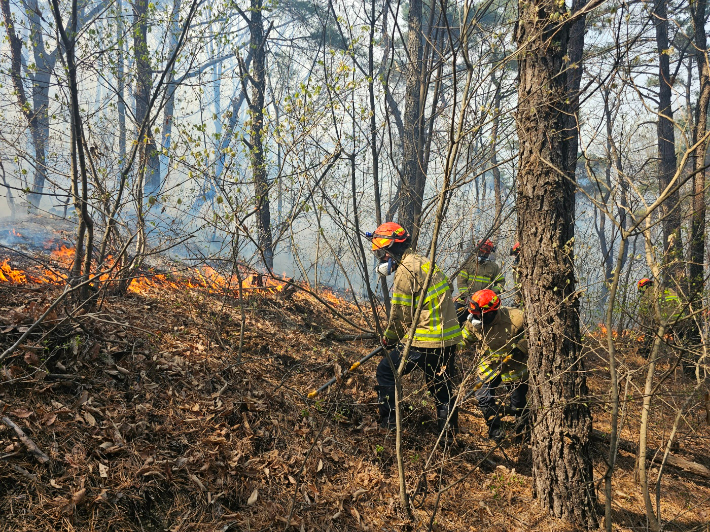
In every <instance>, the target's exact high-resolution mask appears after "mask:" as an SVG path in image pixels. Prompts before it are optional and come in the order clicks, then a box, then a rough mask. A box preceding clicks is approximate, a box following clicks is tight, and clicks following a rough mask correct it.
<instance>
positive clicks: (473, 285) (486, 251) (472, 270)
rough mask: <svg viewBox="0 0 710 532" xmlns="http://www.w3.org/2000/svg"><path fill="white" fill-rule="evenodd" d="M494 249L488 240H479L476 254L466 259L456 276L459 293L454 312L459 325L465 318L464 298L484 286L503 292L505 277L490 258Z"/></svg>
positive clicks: (498, 292)
mask: <svg viewBox="0 0 710 532" xmlns="http://www.w3.org/2000/svg"><path fill="white" fill-rule="evenodd" d="M495 250H496V247H495V245H493V242H491V241H490V240H479V242H478V247H477V251H476V256H475V257H471V258H470V259H469V260H467V261H466V262H465V263H464V265H463V266H461V271H460V272H459V274H458V276H457V277H456V286H457V287H458V289H459V295H458V297H457V298H456V312H457V314H458V319H459V325H463V322H464V321H465V320H466V299H467V298H468V297H469V296H470V295H472V294H475V293H476V292H478V291H479V290H483V289H485V288H489V289H491V290H493V291H494V292H495V293H496V294H501V293H503V289H504V287H505V277H504V276H503V274H502V273H501V270H500V266H499V265H498V264H496V263H495V262H493V261H492V260H491V258H490V257H491V253H493V252H494V251H495Z"/></svg>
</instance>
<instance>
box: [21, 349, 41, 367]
mask: <svg viewBox="0 0 710 532" xmlns="http://www.w3.org/2000/svg"><path fill="white" fill-rule="evenodd" d="M24 358H25V362H27V364H29V365H30V366H39V357H38V356H37V354H36V353H33V352H32V351H27V352H26V353H25V357H24Z"/></svg>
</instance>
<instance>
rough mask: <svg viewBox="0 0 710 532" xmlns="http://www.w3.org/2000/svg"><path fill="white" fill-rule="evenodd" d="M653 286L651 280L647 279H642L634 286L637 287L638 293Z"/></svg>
mask: <svg viewBox="0 0 710 532" xmlns="http://www.w3.org/2000/svg"><path fill="white" fill-rule="evenodd" d="M652 285H653V280H652V279H649V278H648V277H644V278H643V279H641V280H640V281H639V282H638V283H636V286H638V289H639V291H641V290H645V289H646V288H648V287H649V286H652Z"/></svg>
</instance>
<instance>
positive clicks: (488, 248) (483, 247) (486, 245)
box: [478, 239, 496, 255]
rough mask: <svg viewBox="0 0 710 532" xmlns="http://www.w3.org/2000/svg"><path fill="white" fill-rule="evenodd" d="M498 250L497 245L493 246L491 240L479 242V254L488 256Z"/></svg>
mask: <svg viewBox="0 0 710 532" xmlns="http://www.w3.org/2000/svg"><path fill="white" fill-rule="evenodd" d="M495 250H496V247H495V245H493V242H491V241H490V240H483V239H481V240H479V241H478V251H479V253H483V254H485V255H488V254H490V253H493V252H494V251H495Z"/></svg>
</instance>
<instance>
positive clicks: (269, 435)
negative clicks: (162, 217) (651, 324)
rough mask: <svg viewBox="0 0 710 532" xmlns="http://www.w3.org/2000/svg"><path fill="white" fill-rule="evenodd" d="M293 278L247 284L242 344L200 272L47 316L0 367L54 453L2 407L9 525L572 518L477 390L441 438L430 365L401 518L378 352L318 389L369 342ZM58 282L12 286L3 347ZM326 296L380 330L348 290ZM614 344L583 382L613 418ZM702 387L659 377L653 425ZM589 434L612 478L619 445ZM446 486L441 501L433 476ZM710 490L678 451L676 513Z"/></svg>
mask: <svg viewBox="0 0 710 532" xmlns="http://www.w3.org/2000/svg"><path fill="white" fill-rule="evenodd" d="M288 292H289V293H285V294H284V293H281V294H279V293H258V292H254V293H252V294H251V295H250V296H249V297H248V298H246V299H245V303H244V306H245V315H246V327H245V335H244V347H243V352H242V354H241V359H239V353H238V349H237V346H238V344H239V329H240V316H241V314H240V308H239V304H238V300H237V301H234V300H232V301H225V299H224V297H223V296H217V295H213V294H208V293H205V292H201V291H199V290H183V291H172V290H155V291H147V292H146V293H144V294H140V295H130V296H127V297H125V298H113V299H112V298H109V299H107V300H104V301H102V304H101V306H100V308H99V310H97V311H95V312H93V313H91V314H84V315H78V316H72V317H71V318H69V317H68V316H67V315H66V314H65V312H66V311H64V310H61V309H60V310H58V311H57V313H56V314H55V315H52V316H50V317H49V319H48V320H47V321H46V322H45V323H44V324H43V326H42V327H40V328H39V329H38V331H37V334H33V335H32V336H31V339H32V340H31V341H28V342H27V343H26V344H25V345H23V347H22V348H21V349H19V350H18V351H16V352H15V353H14V354H13V355H12V357H11V358H10V359H8V360H6V361H5V362H6V363H5V365H4V367H3V368H2V375H0V401H1V402H0V407H1V409H2V412H3V415H5V416H7V417H8V418H9V419H11V420H12V421H14V422H15V423H16V424H17V425H18V426H19V427H20V428H21V429H22V430H23V431H24V433H25V434H26V435H27V436H28V437H29V438H30V439H31V440H32V441H34V442H35V443H36V444H37V445H38V446H39V448H40V449H41V450H43V451H44V452H45V453H47V455H48V456H49V458H50V461H49V462H48V463H45V464H42V463H39V462H38V461H37V460H36V459H34V458H33V456H32V455H30V454H29V453H27V452H26V449H25V447H24V446H23V444H22V443H21V441H20V439H19V438H18V436H17V434H16V433H15V431H14V430H12V429H11V428H9V427H7V426H6V425H4V424H2V425H0V515H3V519H2V520H0V529H2V530H33V531H35V530H170V531H173V532H178V531H187V530H220V531H224V532H226V531H229V530H304V531H305V530H319V531H320V530H427V529H430V523H431V528H432V529H434V530H442V531H443V530H451V531H455V530H475V531H477V530H481V531H483V530H487V531H514V530H520V531H523V530H526V531H527V530H551V531H558V530H559V531H562V530H574V527H571V526H570V525H568V524H565V523H563V522H560V521H558V520H555V519H552V518H550V517H549V516H548V515H547V514H546V513H545V512H544V511H542V510H541V509H540V508H539V507H538V505H537V504H536V502H535V500H534V498H533V496H532V480H531V474H532V470H531V464H530V451H529V449H528V448H527V447H526V446H516V445H513V444H512V443H505V444H504V445H503V446H502V448H501V449H496V450H492V446H491V444H490V443H489V442H488V441H487V440H485V438H484V437H483V434H484V433H485V425H484V423H483V420H482V419H481V418H480V417H478V415H477V414H476V412H477V410H476V408H475V407H474V406H467V405H464V406H465V407H466V408H465V409H466V410H468V413H464V414H462V416H461V425H462V427H463V429H464V432H465V434H462V435H461V436H460V437H459V438H458V445H457V446H456V447H455V448H446V449H441V448H437V447H435V441H436V435H435V434H434V431H433V430H432V425H435V422H434V418H433V415H434V412H433V405H432V402H431V400H430V398H429V397H428V396H427V394H426V392H425V387H424V383H423V378H422V376H421V374H417V373H414V374H413V375H412V377H407V380H406V384H405V388H406V390H405V391H406V404H405V413H406V416H405V419H404V427H405V431H404V438H403V448H404V449H405V451H404V456H405V461H406V471H407V485H408V489H409V490H410V491H412V494H413V496H414V498H413V499H414V504H415V506H416V508H415V510H414V515H415V521H410V520H408V519H407V518H406V516H405V515H404V513H403V512H402V510H401V507H400V506H399V504H398V493H399V487H398V479H397V468H396V460H395V452H394V448H395V444H394V438H393V437H392V436H391V435H385V434H381V433H379V432H378V431H377V430H376V423H375V417H376V408H375V400H376V396H375V392H374V391H373V384H374V377H373V373H374V364H375V363H376V362H375V361H371V362H370V363H369V364H370V365H369V366H367V365H366V366H364V367H362V368H361V369H360V370H358V371H357V372H356V373H355V374H353V375H348V376H346V377H344V378H343V379H340V380H339V382H338V383H336V384H335V385H334V386H333V387H332V388H331V390H330V391H329V393H327V394H324V395H322V396H320V397H319V398H317V399H316V400H309V399H307V397H306V395H307V393H308V392H309V391H310V390H312V389H313V388H315V387H317V386H318V385H320V384H322V383H324V382H325V381H326V380H328V379H329V378H330V377H332V376H333V375H334V374H335V372H338V371H341V369H342V368H347V367H349V365H350V364H352V362H354V361H355V360H357V359H358V358H360V357H361V356H363V355H364V354H366V353H367V352H368V351H370V350H371V349H372V348H373V345H371V344H368V343H366V342H362V341H353V342H349V343H339V342H337V341H334V340H332V339H331V338H332V337H333V336H334V335H333V334H332V331H336V330H337V331H338V334H353V335H354V334H357V333H359V332H361V331H357V330H355V329H354V328H352V327H350V328H349V327H348V326H347V325H346V326H344V325H343V323H344V322H343V321H342V320H340V319H337V318H331V314H330V313H329V312H328V311H327V310H326V309H325V308H324V306H323V305H322V304H321V303H319V302H318V301H316V299H314V298H313V297H311V296H309V295H308V294H305V293H303V292H300V291H297V292H295V293H293V292H292V291H288ZM56 295H57V289H56V288H53V287H47V286H45V287H37V288H33V287H13V286H10V285H5V286H2V287H0V301H1V302H2V303H0V305H1V306H2V308H0V316H1V318H0V320H1V321H2V323H0V327H2V328H3V329H2V337H0V347H1V348H2V349H3V350H4V349H5V348H6V347H8V346H9V345H11V344H12V343H13V342H14V341H15V340H16V339H17V338H18V337H19V335H20V334H21V333H22V332H23V331H24V330H25V329H24V327H27V326H29V325H30V324H31V323H32V322H33V320H34V319H36V317H37V316H39V315H40V314H41V313H42V312H44V309H46V307H47V306H48V304H49V303H50V302H51V301H52V297H56ZM329 301H330V302H331V303H332V304H333V305H334V306H335V307H336V308H337V310H338V311H339V312H340V313H341V314H343V315H344V316H346V317H347V318H349V319H350V320H351V321H352V322H353V323H358V324H361V325H362V327H363V328H367V327H366V324H365V323H363V322H362V320H361V319H360V318H359V317H358V316H359V315H360V314H359V312H358V311H357V308H356V307H355V306H354V305H351V304H349V303H346V302H344V301H342V300H335V299H334V298H329ZM336 336H337V335H336ZM632 351H633V350H632ZM460 358H461V364H462V365H463V366H466V364H467V357H466V355H462V356H461V357H460ZM603 358H604V357H603V353H601V350H600V349H597V350H596V351H594V350H590V356H589V364H588V366H590V387H591V388H592V390H593V391H595V392H596V393H597V396H598V397H600V398H601V399H600V400H599V404H598V405H595V406H594V415H595V427H597V428H601V429H602V430H605V429H606V427H605V423H606V420H607V419H608V414H607V412H606V403H605V400H604V398H605V397H606V395H605V393H606V392H605V390H607V389H608V385H607V382H606V380H605V378H606V377H605V373H604V360H603ZM643 362H644V361H643V359H640V358H639V357H634V356H629V357H628V360H626V361H625V366H624V367H627V368H629V372H630V374H631V389H632V392H633V394H636V399H637V400H634V399H633V398H632V400H631V401H630V403H629V407H628V413H627V415H626V417H625V425H624V427H623V429H622V436H623V437H625V438H628V439H629V440H631V441H638V436H637V434H638V423H637V418H638V415H637V414H638V410H639V401H640V399H639V397H638V393H639V392H638V389H637V388H636V386H640V385H642V382H643V380H642V379H643V374H642V372H641V371H640V369H639V368H642V367H643ZM469 365H470V364H469ZM691 385H692V383H690V381H687V380H684V378H683V377H682V376H681V377H680V378H678V377H677V376H676V377H675V378H674V379H671V380H669V381H668V383H667V384H666V387H665V388H664V389H663V391H664V393H665V394H666V395H665V396H663V397H662V398H661V400H660V401H658V402H657V403H658V406H657V407H656V408H655V410H654V416H653V418H654V420H655V424H654V425H653V426H652V427H651V441H652V445H655V446H656V448H657V447H659V446H660V445H661V444H662V443H663V440H662V438H663V437H664V436H667V434H668V432H669V426H670V424H669V423H670V422H669V420H671V421H672V417H673V415H674V412H673V411H672V410H671V408H670V406H671V405H672V404H673V402H674V401H675V402H677V401H679V400H681V398H678V395H679V392H680V391H683V390H684V389H687V388H688V386H691ZM702 418H703V413H702V411H701V409H700V408H699V407H698V408H695V409H693V410H691V412H690V413H689V414H688V416H687V418H686V419H684V421H683V423H682V426H681V429H680V441H681V444H680V445H681V449H682V452H684V453H685V454H686V456H687V457H689V458H691V459H694V460H696V461H697V462H699V463H703V464H704V465H706V466H707V465H710V462H709V460H708V456H709V455H710V453H709V452H708V451H709V450H710V449H709V448H710V444H709V443H708V441H709V439H708V438H707V436H708V428H707V424H705V425H704V426H703V419H702ZM432 450H433V451H432ZM594 451H595V478H596V479H601V478H602V476H603V473H604V470H605V464H604V457H605V455H606V453H607V452H608V447H607V446H605V445H603V444H597V445H596V446H595V448H594ZM430 457H431V460H429V459H430ZM427 462H428V467H427V468H426V470H425V469H424V465H425V464H426V463H427ZM633 464H634V456H633V455H632V454H630V453H625V452H621V453H620V457H619V465H618V467H619V469H618V471H617V472H616V475H615V480H614V491H615V495H614V511H615V522H618V523H619V524H618V526H617V525H615V527H616V528H615V529H617V530H645V517H644V512H643V502H642V499H641V497H640V490H639V488H638V486H637V485H636V483H635V482H634V478H633V477H634V475H633V471H634V467H633ZM655 471H657V469H656V467H655V466H654V467H653V468H652V473H651V478H652V479H653V478H655V477H654V472H655ZM451 484H453V486H451V487H449V489H447V490H446V491H445V492H444V493H442V495H441V497H440V498H439V501H438V504H437V496H436V494H437V492H438V491H439V490H440V489H441V488H443V487H446V486H449V485H451ZM602 492H603V490H602V489H601V488H599V489H598V493H599V499H600V501H601V500H602V497H603V495H602ZM709 497H710V480H708V479H704V478H698V477H696V476H693V475H691V474H688V473H685V472H683V471H679V470H673V469H667V470H666V472H665V473H664V477H663V483H662V515H663V517H664V519H665V520H671V522H670V523H669V524H668V525H667V528H666V529H667V530H706V528H705V526H706V524H707V523H708V520H709V519H710V512H709V510H708V508H710V506H709V505H708V500H710V499H709ZM435 508H436V515H435V516H434V518H433V519H432V513H433V511H434V509H435Z"/></svg>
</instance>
